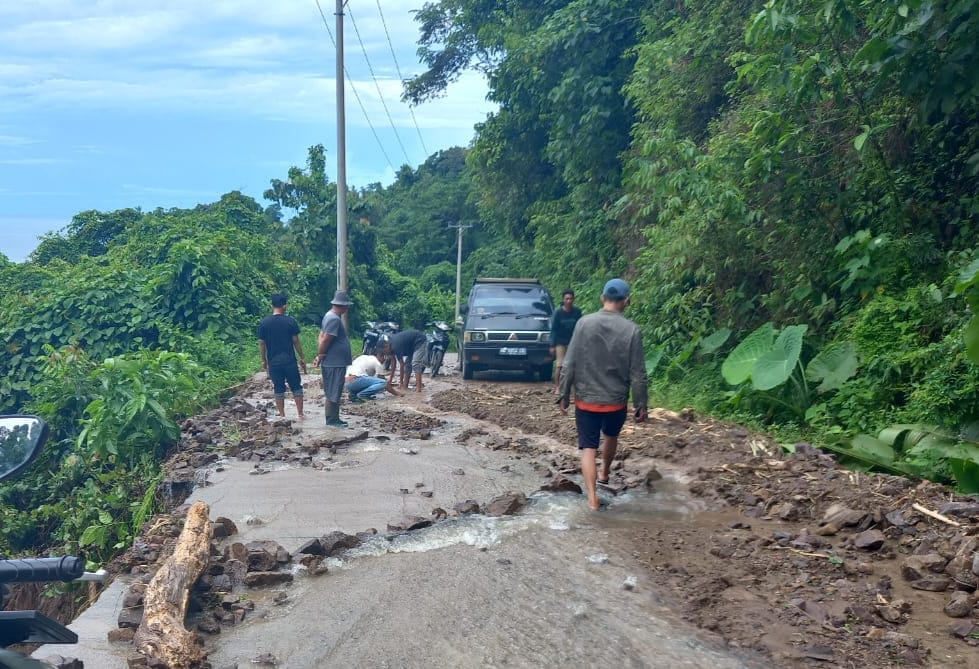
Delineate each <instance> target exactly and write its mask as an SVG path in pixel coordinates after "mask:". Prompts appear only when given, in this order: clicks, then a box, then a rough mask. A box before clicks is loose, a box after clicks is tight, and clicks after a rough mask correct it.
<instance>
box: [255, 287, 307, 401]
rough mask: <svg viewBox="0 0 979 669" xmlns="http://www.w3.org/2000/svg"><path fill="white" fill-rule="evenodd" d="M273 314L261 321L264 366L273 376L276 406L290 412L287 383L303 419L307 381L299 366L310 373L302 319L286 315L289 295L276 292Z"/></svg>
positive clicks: (260, 332)
mask: <svg viewBox="0 0 979 669" xmlns="http://www.w3.org/2000/svg"><path fill="white" fill-rule="evenodd" d="M271 302H272V315H271V316H266V317H265V318H263V319H262V322H261V323H259V324H258V351H259V353H260V354H261V356H262V370H264V371H265V373H267V374H268V375H269V378H270V379H271V380H272V389H273V390H272V392H273V393H274V394H275V408H276V410H277V411H278V412H279V415H280V416H285V415H286V383H288V384H289V390H291V391H292V398H293V399H294V400H295V401H296V412H297V413H298V414H299V420H303V416H304V415H303V384H302V379H301V378H300V377H299V367H297V366H296V354H297V353H298V354H299V365H300V366H301V367H302V369H303V374H305V373H306V357H305V356H304V355H303V345H302V343H300V341H299V323H297V322H296V319H295V318H293V317H292V316H286V303H287V299H286V296H285V295H283V294H282V293H276V294H275V295H273V296H272V299H271Z"/></svg>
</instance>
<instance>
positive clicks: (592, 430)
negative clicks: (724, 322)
mask: <svg viewBox="0 0 979 669" xmlns="http://www.w3.org/2000/svg"><path fill="white" fill-rule="evenodd" d="M629 293H630V291H629V284H627V283H626V282H625V281H623V280H622V279H611V280H609V282H608V283H606V284H605V288H604V290H603V291H602V308H601V309H600V310H599V311H596V312H595V313H593V314H588V315H587V316H582V317H581V319H580V320H579V321H578V324H577V325H576V326H575V330H574V337H573V338H572V339H571V343H570V344H569V345H568V351H567V353H566V354H565V356H564V367H563V369H562V372H563V373H562V376H561V388H560V397H559V398H558V402H559V404H560V406H561V413H562V414H563V413H566V412H567V409H568V405H569V404H570V401H571V391H572V390H574V395H575V399H574V403H575V425H576V427H577V428H578V450H579V451H580V452H581V474H582V477H583V478H584V479H585V488H586V491H587V493H588V506H589V507H590V508H592V509H594V510H596V511H597V510H598V508H599V506H600V503H599V500H598V488H597V484H598V483H602V484H607V483H608V479H609V475H610V474H611V467H612V460H613V459H614V458H615V451H616V449H617V448H618V445H619V432H620V431H621V430H622V426H623V424H625V419H626V411H627V408H628V402H629V391H630V390H631V391H632V404H633V407H635V414H634V416H635V419H636V422H637V423H641V422H643V421H645V420H646V415H647V412H646V403H647V397H648V395H647V394H648V381H647V378H646V358H645V355H644V354H643V349H642V333H640V331H639V326H637V325H636V324H635V323H633V322H632V321H630V320H629V319H628V318H626V317H625V315H624V314H623V312H624V311H625V308H626V306H628V304H629ZM603 436H604V443H603V445H602V473H601V476H599V475H598V465H597V463H596V460H595V456H596V452H597V450H598V445H599V441H600V440H601V437H603Z"/></svg>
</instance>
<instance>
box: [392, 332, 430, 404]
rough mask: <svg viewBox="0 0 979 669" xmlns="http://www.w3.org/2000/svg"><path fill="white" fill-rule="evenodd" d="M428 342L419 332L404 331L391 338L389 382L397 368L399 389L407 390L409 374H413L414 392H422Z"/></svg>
mask: <svg viewBox="0 0 979 669" xmlns="http://www.w3.org/2000/svg"><path fill="white" fill-rule="evenodd" d="M427 347H428V340H427V339H426V338H425V333H424V332H422V331H421V330H414V329H412V330H405V331H404V332H399V333H398V334H396V335H394V336H393V337H391V354H392V356H393V357H392V362H391V376H390V377H389V378H390V380H391V381H394V374H395V372H397V370H398V367H399V366H400V368H401V376H400V377H399V378H400V379H401V387H402V388H403V389H404V390H407V389H408V380H409V379H410V378H411V372H414V373H415V391H416V392H419V393H420V392H421V391H422V372H423V371H425V362H426V360H425V358H426V349H427Z"/></svg>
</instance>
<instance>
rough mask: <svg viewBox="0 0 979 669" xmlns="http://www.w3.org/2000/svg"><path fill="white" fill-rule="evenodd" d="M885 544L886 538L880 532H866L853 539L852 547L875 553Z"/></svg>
mask: <svg viewBox="0 0 979 669" xmlns="http://www.w3.org/2000/svg"><path fill="white" fill-rule="evenodd" d="M885 543H887V537H885V536H884V533H883V532H881V531H880V530H867V531H865V532H861V533H860V534H858V535H857V536H856V537H854V538H853V545H854V546H856V547H857V548H859V549H860V550H864V551H876V550H879V549H880V547H881V546H883V545H884V544H885Z"/></svg>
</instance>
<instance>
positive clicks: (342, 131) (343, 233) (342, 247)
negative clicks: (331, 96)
mask: <svg viewBox="0 0 979 669" xmlns="http://www.w3.org/2000/svg"><path fill="white" fill-rule="evenodd" d="M343 4H344V0H337V9H336V17H337V73H336V87H337V290H347V129H346V125H347V118H346V113H345V111H344V99H343V93H344V90H343V89H344V77H343ZM343 327H344V329H346V330H347V332H350V316H349V315H348V314H344V315H343Z"/></svg>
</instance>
